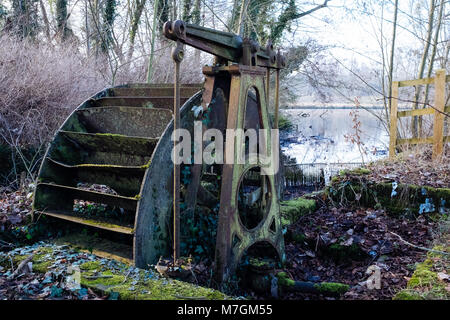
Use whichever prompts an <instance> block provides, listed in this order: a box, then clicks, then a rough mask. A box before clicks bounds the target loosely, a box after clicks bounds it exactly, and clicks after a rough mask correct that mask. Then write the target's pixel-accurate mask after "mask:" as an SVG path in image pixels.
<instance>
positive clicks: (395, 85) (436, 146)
mask: <svg viewBox="0 0 450 320" xmlns="http://www.w3.org/2000/svg"><path fill="white" fill-rule="evenodd" d="M446 82H450V75H447V76H446V75H445V70H443V69H442V70H438V71H436V76H435V77H434V78H425V79H417V80H407V81H393V82H392V97H391V124H390V133H389V135H390V141H389V158H390V159H392V158H393V157H394V156H395V149H396V147H397V146H398V145H408V144H409V145H413V144H433V159H436V158H438V157H439V156H440V155H442V152H443V148H444V143H447V142H450V136H444V120H445V117H446V115H445V114H446V113H447V114H448V113H449V112H450V106H447V107H446V106H445V83H446ZM430 84H434V86H435V97H434V106H433V107H428V108H420V109H412V110H402V111H398V101H399V98H398V93H399V88H400V87H411V86H417V85H430ZM427 114H432V115H434V122H433V136H431V137H426V138H411V139H399V138H398V137H397V135H398V131H397V121H398V119H399V118H401V117H414V116H423V115H427Z"/></svg>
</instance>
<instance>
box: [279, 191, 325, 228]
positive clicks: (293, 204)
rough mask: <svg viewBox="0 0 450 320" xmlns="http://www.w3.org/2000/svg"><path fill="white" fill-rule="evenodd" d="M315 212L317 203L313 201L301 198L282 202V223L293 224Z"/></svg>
mask: <svg viewBox="0 0 450 320" xmlns="http://www.w3.org/2000/svg"><path fill="white" fill-rule="evenodd" d="M315 210H316V201H315V200H313V199H306V198H303V197H300V198H297V199H293V200H287V201H281V202H280V211H281V221H282V223H283V225H290V224H293V223H295V222H297V220H298V219H299V218H300V217H302V216H304V215H306V214H310V213H313V212H314V211H315Z"/></svg>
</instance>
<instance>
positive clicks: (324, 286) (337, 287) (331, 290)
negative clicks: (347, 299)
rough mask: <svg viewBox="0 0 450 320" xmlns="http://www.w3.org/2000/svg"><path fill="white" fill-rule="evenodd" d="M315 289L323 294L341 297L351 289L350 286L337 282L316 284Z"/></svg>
mask: <svg viewBox="0 0 450 320" xmlns="http://www.w3.org/2000/svg"><path fill="white" fill-rule="evenodd" d="M314 287H315V288H316V289H317V290H319V292H321V293H327V294H333V295H341V294H344V293H346V292H347V291H348V289H350V286H349V285H348V284H343V283H336V282H322V283H316V284H315V285H314Z"/></svg>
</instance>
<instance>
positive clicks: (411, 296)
mask: <svg viewBox="0 0 450 320" xmlns="http://www.w3.org/2000/svg"><path fill="white" fill-rule="evenodd" d="M392 300H423V297H422V296H421V295H420V294H418V293H417V292H414V291H411V290H406V289H405V290H402V291H400V292H398V293H397V294H396V295H395V296H394V297H393V298H392Z"/></svg>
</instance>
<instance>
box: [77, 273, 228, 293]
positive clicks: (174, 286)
mask: <svg viewBox="0 0 450 320" xmlns="http://www.w3.org/2000/svg"><path fill="white" fill-rule="evenodd" d="M89 275H91V274H83V275H82V279H81V284H82V285H83V286H87V287H91V288H94V289H96V290H99V291H102V292H104V293H107V294H111V293H113V292H114V293H117V294H118V295H119V298H120V299H122V300H173V299H189V298H193V299H195V298H197V299H213V300H223V299H226V298H227V296H226V295H224V294H223V293H221V292H220V291H216V290H213V289H209V288H203V287H198V286H195V285H193V284H189V283H186V282H182V281H178V280H172V279H164V278H161V279H150V280H146V281H145V280H140V281H138V282H137V283H133V281H135V280H133V279H129V278H126V277H125V276H123V275H117V274H113V273H112V272H111V271H105V272H102V274H101V275H102V276H111V277H99V278H96V279H88V278H86V276H89ZM140 278H141V279H144V278H145V275H144V273H143V272H142V271H141V272H140Z"/></svg>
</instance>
